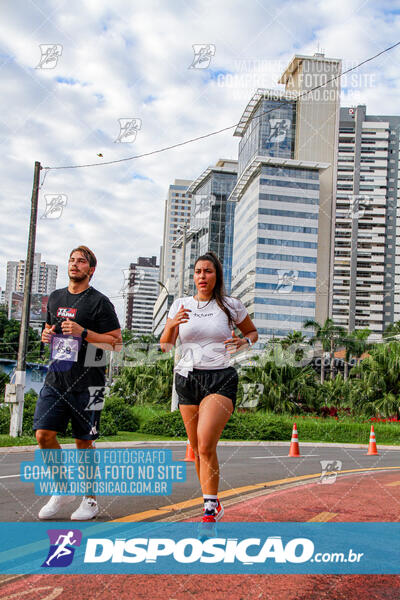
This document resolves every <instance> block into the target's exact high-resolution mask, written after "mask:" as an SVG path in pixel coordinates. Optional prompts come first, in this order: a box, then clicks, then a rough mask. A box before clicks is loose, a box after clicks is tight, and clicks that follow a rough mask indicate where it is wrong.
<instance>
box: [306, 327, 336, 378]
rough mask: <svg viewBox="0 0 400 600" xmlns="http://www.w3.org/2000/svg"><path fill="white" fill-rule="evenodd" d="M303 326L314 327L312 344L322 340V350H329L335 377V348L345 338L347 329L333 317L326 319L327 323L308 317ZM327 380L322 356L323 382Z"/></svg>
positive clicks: (332, 371) (332, 374)
mask: <svg viewBox="0 0 400 600" xmlns="http://www.w3.org/2000/svg"><path fill="white" fill-rule="evenodd" d="M303 327H304V328H305V329H314V331H315V333H314V336H313V337H312V338H311V340H310V344H315V343H316V342H320V343H321V345H322V350H323V351H324V352H329V355H330V365H331V379H333V378H334V360H335V349H336V348H337V347H338V345H339V344H340V341H341V340H342V339H343V336H344V333H345V329H344V327H341V326H340V325H336V324H335V323H334V321H333V320H332V319H329V318H328V319H326V321H325V323H324V324H323V325H321V324H320V323H318V321H314V320H313V319H307V321H305V322H304V324H303ZM324 380H325V365H324V361H323V360H322V357H321V383H323V382H324Z"/></svg>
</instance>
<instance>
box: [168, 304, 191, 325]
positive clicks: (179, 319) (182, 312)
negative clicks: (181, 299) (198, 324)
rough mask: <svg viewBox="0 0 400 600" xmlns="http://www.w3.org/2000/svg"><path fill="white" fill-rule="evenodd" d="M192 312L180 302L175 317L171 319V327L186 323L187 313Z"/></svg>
mask: <svg viewBox="0 0 400 600" xmlns="http://www.w3.org/2000/svg"><path fill="white" fill-rule="evenodd" d="M190 312H192V311H191V310H190V309H189V308H185V307H184V306H183V304H182V306H181V307H180V309H179V310H178V312H177V313H176V315H175V317H174V318H173V319H171V321H170V325H171V326H172V327H177V326H179V325H181V324H182V323H187V322H188V321H189V315H188V313H190Z"/></svg>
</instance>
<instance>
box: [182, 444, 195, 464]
mask: <svg viewBox="0 0 400 600" xmlns="http://www.w3.org/2000/svg"><path fill="white" fill-rule="evenodd" d="M183 460H186V461H188V462H194V452H193V448H192V446H191V445H190V442H189V440H188V441H187V444H186V456H185V458H184V459H183Z"/></svg>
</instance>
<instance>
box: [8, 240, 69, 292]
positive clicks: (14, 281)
mask: <svg viewBox="0 0 400 600" xmlns="http://www.w3.org/2000/svg"><path fill="white" fill-rule="evenodd" d="M57 272H58V267H57V265H50V264H47V263H46V262H44V261H42V256H41V254H40V253H39V252H35V256H34V261H33V272H32V293H33V294H43V295H45V296H47V295H49V294H51V292H53V291H54V290H55V289H56V285H57ZM24 285H25V260H19V261H14V260H13V261H8V262H7V278H6V289H5V300H6V302H7V303H8V302H9V296H10V294H11V292H20V293H23V291H24Z"/></svg>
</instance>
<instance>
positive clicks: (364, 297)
mask: <svg viewBox="0 0 400 600" xmlns="http://www.w3.org/2000/svg"><path fill="white" fill-rule="evenodd" d="M399 133H400V117H399V116H382V115H379V116H376V115H367V113H366V106H363V105H361V106H357V107H349V108H341V110H340V128H339V147H338V175H337V192H336V222H335V258H334V279H333V315H332V316H333V319H334V320H335V322H336V323H338V324H340V325H342V326H343V327H345V328H346V329H348V330H349V331H353V330H354V329H363V328H366V327H368V328H369V329H371V331H372V332H373V333H374V334H375V336H376V338H377V339H379V338H380V337H381V335H382V333H383V331H384V330H385V328H386V327H387V326H388V325H389V324H391V323H393V322H394V321H398V320H400V292H399V289H400V288H399V284H400V226H399V225H398V223H399V219H400V206H399V203H398V197H399V193H400V190H399V171H398V167H399Z"/></svg>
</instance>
